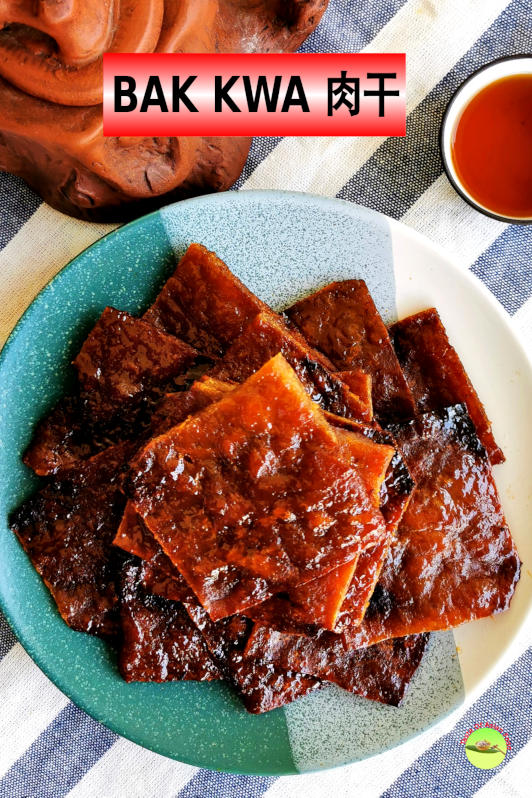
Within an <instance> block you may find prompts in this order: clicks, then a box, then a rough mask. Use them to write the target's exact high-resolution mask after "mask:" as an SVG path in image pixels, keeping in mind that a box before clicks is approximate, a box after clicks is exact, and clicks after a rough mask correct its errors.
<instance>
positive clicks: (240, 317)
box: [143, 244, 269, 357]
mask: <svg viewBox="0 0 532 798" xmlns="http://www.w3.org/2000/svg"><path fill="white" fill-rule="evenodd" d="M263 310H266V311H267V310H269V308H268V306H267V305H265V304H264V302H261V300H260V299H258V297H256V296H255V295H254V294H253V293H252V292H251V291H250V290H249V289H248V288H246V286H245V285H244V284H243V283H242V282H241V281H240V280H239V279H238V277H236V276H235V275H234V274H233V273H232V272H231V271H230V270H229V269H228V267H227V266H226V265H225V263H224V262H223V261H222V260H220V258H218V257H217V256H216V255H215V254H214V252H209V250H208V249H206V248H205V247H203V246H202V245H201V244H191V245H190V246H189V248H188V249H187V251H186V252H185V254H184V255H183V257H182V258H181V260H180V261H179V263H178V265H177V268H176V270H175V272H174V274H173V275H172V277H170V279H169V280H168V281H167V282H166V283H165V284H164V286H163V288H162V290H161V292H160V294H159V295H158V297H157V299H156V300H155V302H154V303H153V305H151V307H150V308H149V309H148V310H147V311H146V313H145V314H144V317H143V318H144V319H145V320H146V321H149V322H151V323H152V324H155V325H156V326H157V327H159V328H160V329H162V330H165V331H166V332H168V333H171V334H172V335H177V336H178V337H179V338H182V339H183V340H185V341H187V342H188V343H189V344H190V345H191V346H193V347H194V348H195V349H197V350H198V352H200V353H201V354H202V355H206V356H209V357H219V356H221V355H222V354H223V352H224V350H225V349H226V348H227V346H228V345H229V344H230V343H231V342H232V341H233V340H234V339H235V338H237V337H238V336H239V335H240V333H241V332H242V330H243V329H244V327H245V326H246V325H247V323H248V322H249V321H251V319H252V318H253V317H254V316H256V315H257V313H260V312H261V311H263Z"/></svg>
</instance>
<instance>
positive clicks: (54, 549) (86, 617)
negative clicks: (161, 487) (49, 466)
mask: <svg viewBox="0 0 532 798" xmlns="http://www.w3.org/2000/svg"><path fill="white" fill-rule="evenodd" d="M129 455H130V449H128V447H127V445H125V444H122V445H119V446H114V447H111V448H110V449H107V450H105V451H103V452H101V453H100V454H98V455H95V456H94V457H93V458H91V459H90V460H87V461H86V462H85V463H83V465H81V466H79V467H76V468H75V469H73V470H72V471H70V472H68V475H64V476H63V477H62V479H61V481H53V482H48V483H47V484H46V485H45V486H44V487H43V488H42V489H41V490H39V491H38V492H37V493H35V494H34V495H33V496H31V497H30V498H29V499H28V500H27V501H26V502H24V504H23V505H22V506H21V507H20V508H19V509H18V510H17V511H16V512H15V513H14V515H13V517H12V519H11V527H12V529H13V531H14V532H15V533H16V535H17V537H18V539H19V540H20V542H21V543H22V545H23V547H24V549H25V550H26V552H27V553H28V555H29V557H30V559H31V561H32V563H33V565H34V566H35V568H36V569H37V571H38V572H39V573H40V575H41V576H42V578H43V580H44V582H45V584H46V586H47V587H48V588H49V590H50V592H51V594H52V596H53V597H54V600H55V602H56V604H57V607H58V609H59V612H60V613H61V615H62V616H63V618H64V620H65V621H66V623H67V624H68V625H69V626H71V627H72V628H73V629H76V630H77V631H82V632H90V633H91V634H95V635H101V636H111V635H113V634H114V633H115V632H116V630H117V619H118V597H117V592H116V576H117V574H116V569H117V565H118V563H119V561H120V555H119V552H118V550H117V549H116V548H114V547H113V546H112V540H113V537H114V535H115V532H116V529H117V526H118V524H119V521H120V518H121V516H122V513H123V509H124V503H125V498H124V496H123V494H122V492H121V490H120V482H121V477H122V472H123V469H124V466H125V463H126V461H127V457H128V456H129Z"/></svg>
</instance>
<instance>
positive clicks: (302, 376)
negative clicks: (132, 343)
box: [210, 312, 372, 421]
mask: <svg viewBox="0 0 532 798" xmlns="http://www.w3.org/2000/svg"><path fill="white" fill-rule="evenodd" d="M279 352H281V353H282V355H283V356H284V358H285V359H286V360H287V362H288V363H289V364H290V365H291V366H292V368H293V369H294V371H295V372H296V374H297V376H298V377H299V380H300V381H301V384H302V385H303V386H304V388H305V389H306V391H307V393H308V394H309V396H310V397H311V398H312V399H314V401H315V402H317V403H318V404H319V405H320V406H321V407H322V408H323V409H324V410H329V411H330V412H331V413H337V414H338V415H340V416H346V417H347V418H353V419H356V420H357V421H371V418H372V408H371V406H368V405H367V404H366V403H365V402H364V401H363V399H360V398H359V397H358V396H356V395H355V394H354V393H353V392H352V391H351V390H349V387H348V386H347V385H346V383H345V382H344V381H343V380H342V379H341V378H340V377H339V376H338V375H337V374H336V373H333V372H332V371H331V370H330V369H328V368H326V366H325V365H324V364H323V361H322V356H320V354H319V353H318V352H316V351H315V350H314V349H312V348H311V347H310V346H309V344H308V343H306V341H304V340H303V339H302V338H301V336H300V334H299V333H297V334H296V333H295V332H292V331H291V330H289V329H288V327H287V326H286V325H285V324H284V322H283V321H282V319H280V318H279V317H278V316H276V315H275V314H273V313H271V312H265V313H261V314H259V315H258V316H255V318H254V319H253V321H251V322H250V323H249V325H248V326H247V327H246V329H245V330H244V332H243V333H242V335H240V337H239V338H237V339H236V340H235V341H234V342H233V343H232V345H231V346H230V347H229V349H228V350H227V352H226V353H225V356H224V358H223V360H221V361H220V362H219V363H218V364H217V365H216V366H215V367H214V368H213V369H212V371H211V372H210V374H211V375H212V376H214V377H217V378H218V379H220V380H232V381H233V382H243V381H244V380H246V379H247V378H248V377H250V376H251V375H252V374H253V373H254V372H255V371H257V370H258V369H259V368H260V367H261V366H263V365H264V364H265V363H266V362H267V361H268V360H270V358H272V357H274V355H276V354H278V353H279Z"/></svg>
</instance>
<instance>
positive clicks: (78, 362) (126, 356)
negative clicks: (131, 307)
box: [74, 307, 196, 419]
mask: <svg viewBox="0 0 532 798" xmlns="http://www.w3.org/2000/svg"><path fill="white" fill-rule="evenodd" d="M195 355H196V353H195V350H194V349H192V348H191V347H190V346H188V344H186V343H184V342H183V341H180V340H179V339H178V338H175V337H174V336H173V335H167V334H166V333H164V332H162V331H161V330H160V329H158V328H157V327H155V326H154V325H153V324H149V323H148V322H146V321H143V320H142V319H137V318H135V317H134V316H131V315H130V314H129V313H125V312H124V311H119V310H115V309H114V308H111V307H107V308H106V309H105V310H104V311H103V313H102V315H101V316H100V318H99V319H98V321H97V323H96V324H95V326H94V327H93V329H92V330H91V332H90V333H89V335H88V337H87V339H86V340H85V343H84V344H83V346H82V348H81V350H80V352H79V354H78V356H77V357H76V359H75V360H74V366H75V367H76V370H77V372H78V378H79V383H80V386H81V391H82V394H83V397H84V400H85V403H86V406H87V410H88V411H89V413H90V415H91V416H92V417H93V418H98V419H105V418H108V417H111V416H113V415H114V414H115V413H117V412H123V410H124V407H131V406H133V405H134V404H135V403H136V402H138V400H139V399H141V398H142V397H143V396H144V395H146V394H147V393H149V392H150V391H151V390H153V389H154V388H156V387H158V386H160V385H163V384H164V383H165V382H168V381H169V380H170V379H171V378H173V377H176V376H177V375H179V374H181V373H182V372H183V371H185V370H186V368H187V367H188V366H189V365H190V363H192V361H193V360H194V358H195Z"/></svg>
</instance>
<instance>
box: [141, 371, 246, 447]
mask: <svg viewBox="0 0 532 798" xmlns="http://www.w3.org/2000/svg"><path fill="white" fill-rule="evenodd" d="M234 387H235V386H234V385H232V384H230V383H226V382H222V381H221V380H217V379H214V378H211V377H202V379H201V380H197V381H196V382H194V383H193V384H192V385H191V386H190V388H189V390H188V391H179V392H177V393H168V394H166V396H163V398H162V399H160V400H159V402H158V403H157V405H156V406H155V411H154V413H153V416H152V419H151V426H152V432H153V434H154V435H161V434H162V433H163V432H167V431H168V430H169V429H171V428H172V427H175V426H176V425H177V424H181V422H182V421H184V420H185V418H187V416H190V415H192V413H197V412H198V411H199V410H203V408H204V407H207V406H208V405H210V404H212V402H217V401H218V399H220V398H221V397H222V396H223V395H224V393H228V392H229V391H232V390H233V388H234Z"/></svg>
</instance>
